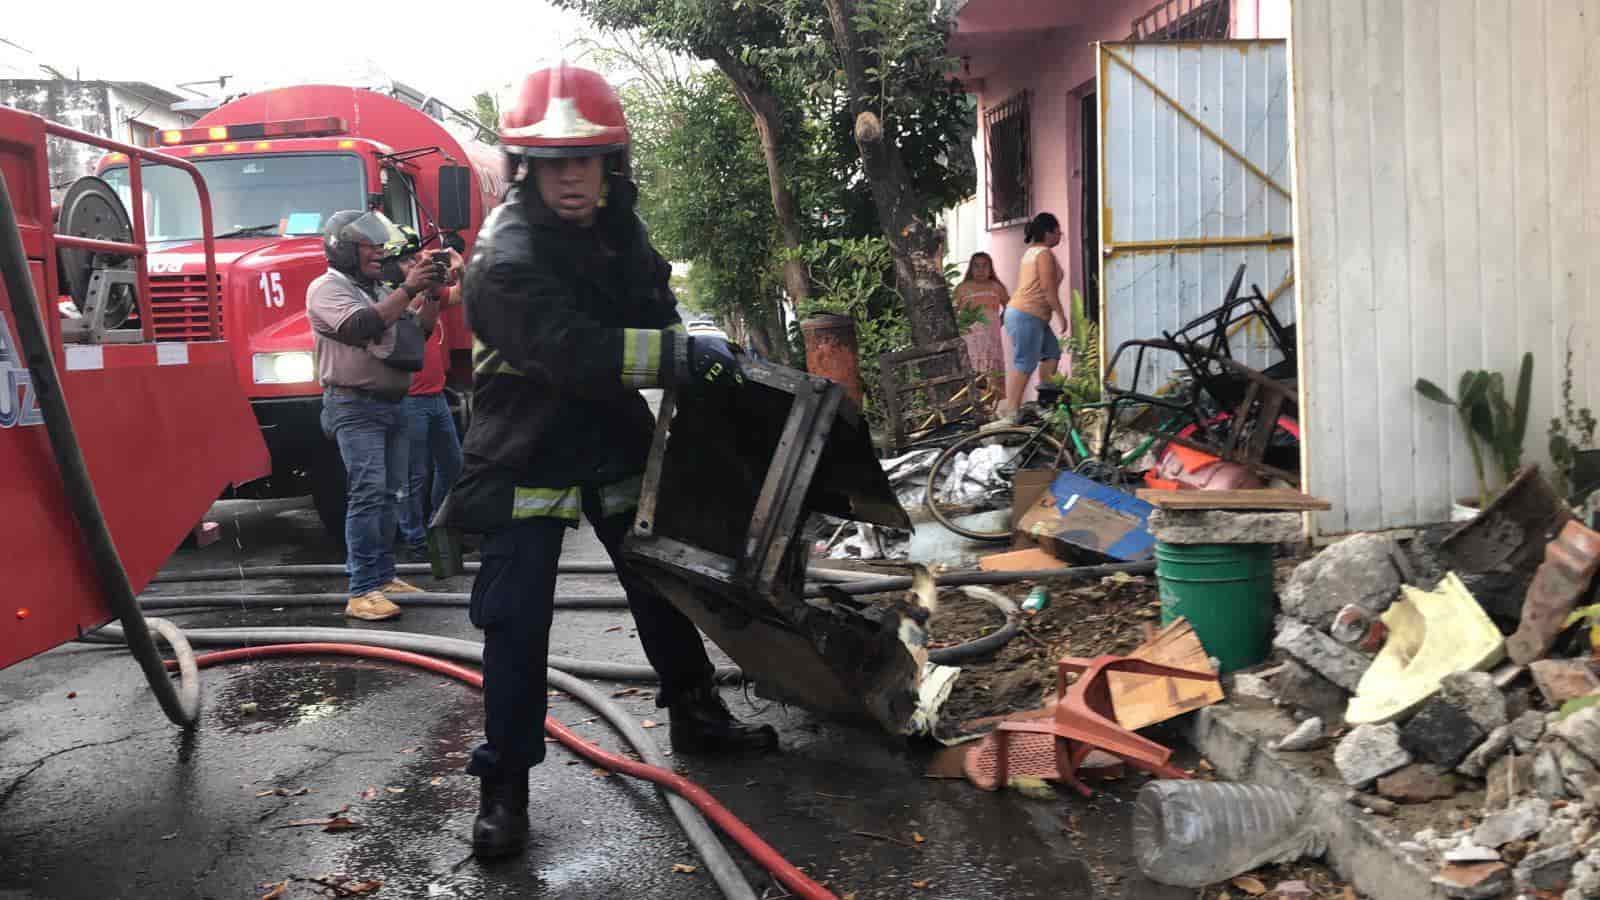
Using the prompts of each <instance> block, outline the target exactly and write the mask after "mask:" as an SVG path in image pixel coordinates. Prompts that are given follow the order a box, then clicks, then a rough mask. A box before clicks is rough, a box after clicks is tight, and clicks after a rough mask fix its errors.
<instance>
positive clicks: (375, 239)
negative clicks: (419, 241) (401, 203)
mask: <svg viewBox="0 0 1600 900" xmlns="http://www.w3.org/2000/svg"><path fill="white" fill-rule="evenodd" d="M339 237H340V238H342V239H343V240H347V241H354V242H356V243H360V244H372V245H374V246H377V247H384V248H386V249H387V248H388V247H389V246H390V245H391V243H393V244H395V245H398V244H400V243H404V241H405V235H404V234H403V233H401V231H400V229H399V227H398V226H396V225H395V224H394V223H393V222H391V221H389V217H388V216H386V215H384V214H383V213H381V212H377V211H376V210H373V211H369V212H365V213H362V214H361V217H360V218H358V219H356V220H355V221H354V222H351V223H350V224H349V225H346V226H345V227H344V228H343V229H341V230H340V232H339Z"/></svg>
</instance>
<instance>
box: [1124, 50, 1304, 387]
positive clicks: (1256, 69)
mask: <svg viewBox="0 0 1600 900" xmlns="http://www.w3.org/2000/svg"><path fill="white" fill-rule="evenodd" d="M1099 57H1100V58H1099V73H1100V74H1099V96H1100V197H1101V210H1100V241H1101V246H1102V247H1103V248H1104V254H1105V255H1104V257H1103V259H1102V260H1101V274H1100V300H1101V302H1100V317H1101V334H1102V335H1104V337H1103V339H1102V343H1103V345H1104V346H1103V352H1104V353H1105V355H1104V357H1103V358H1104V359H1105V360H1106V361H1107V364H1108V365H1109V364H1110V360H1111V353H1112V352H1114V351H1115V350H1116V348H1117V346H1118V345H1119V344H1121V343H1122V342H1123V341H1126V340H1130V339H1134V338H1160V337H1161V336H1162V333H1163V332H1170V331H1175V330H1177V329H1178V327H1179V326H1181V325H1183V324H1184V323H1185V322H1188V321H1189V320H1191V319H1193V318H1195V317H1196V316H1199V315H1200V314H1202V313H1204V312H1206V311H1208V310H1211V309H1214V308H1216V307H1217V306H1219V305H1221V301H1222V298H1223V294H1224V293H1225V292H1226V291H1227V288H1228V283H1229V282H1230V281H1231V280H1232V278H1233V274H1234V271H1235V270H1236V269H1237V268H1238V266H1239V264H1240V263H1245V264H1247V266H1248V268H1247V269H1246V271H1245V290H1246V291H1248V290H1249V287H1250V285H1251V284H1255V285H1259V286H1260V288H1261V290H1262V293H1264V294H1265V295H1266V296H1267V297H1268V298H1269V299H1271V300H1272V301H1273V302H1272V307H1273V311H1274V312H1275V313H1277V315H1278V318H1279V319H1280V320H1282V321H1283V322H1285V323H1289V322H1293V321H1294V307H1295V304H1294V296H1293V294H1294V290H1293V272H1294V267H1293V262H1294V260H1293V253H1292V249H1293V246H1292V245H1293V220H1294V216H1293V212H1294V211H1293V206H1292V203H1291V198H1290V192H1289V172H1290V165H1291V161H1290V158H1289V136H1288V108H1289V85H1288V58H1287V48H1286V46H1285V42H1284V41H1278V40H1252V41H1206V42H1192V43H1191V42H1162V43H1105V44H1101V45H1100V48H1099ZM1270 348H1271V345H1270V343H1269V342H1268V341H1267V340H1266V335H1265V333H1264V331H1262V330H1260V328H1259V326H1256V325H1251V326H1248V327H1247V328H1245V330H1243V331H1241V332H1239V333H1237V334H1235V335H1234V336H1233V343H1232V351H1233V354H1234V357H1235V358H1236V359H1238V360H1239V361H1241V362H1243V363H1245V364H1247V365H1251V366H1254V367H1256V368H1266V366H1268V365H1270V364H1271V363H1273V362H1276V361H1277V356H1276V354H1274V353H1273V352H1271V349H1270ZM1176 362H1177V360H1176V359H1173V358H1151V359H1147V360H1146V362H1145V370H1144V371H1143V372H1142V373H1141V375H1140V382H1141V383H1140V384H1138V385H1133V384H1132V383H1131V379H1132V357H1131V355H1128V356H1125V357H1124V359H1123V360H1122V361H1120V362H1119V363H1118V365H1117V367H1116V370H1115V371H1112V372H1108V373H1107V375H1108V377H1109V378H1111V379H1112V380H1113V381H1114V383H1116V384H1118V385H1122V386H1126V387H1135V388H1137V389H1138V390H1141V391H1144V392H1149V393H1153V392H1156V391H1158V390H1160V388H1161V387H1162V386H1163V385H1165V384H1166V383H1167V382H1168V380H1169V379H1170V378H1171V375H1172V373H1173V370H1174V367H1175V365H1176Z"/></svg>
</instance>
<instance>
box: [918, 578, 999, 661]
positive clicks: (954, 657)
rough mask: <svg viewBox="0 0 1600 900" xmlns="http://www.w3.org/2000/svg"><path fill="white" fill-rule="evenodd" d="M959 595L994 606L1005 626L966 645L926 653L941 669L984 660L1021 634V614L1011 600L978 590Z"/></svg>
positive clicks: (994, 592)
mask: <svg viewBox="0 0 1600 900" xmlns="http://www.w3.org/2000/svg"><path fill="white" fill-rule="evenodd" d="M961 592H962V593H964V594H966V595H967V596H969V597H974V598H976V599H979V600H987V601H989V602H990V603H992V604H994V606H995V608H996V609H998V610H1000V613H1001V614H1002V615H1004V616H1005V617H1006V623H1005V624H1004V625H1002V626H1000V627H999V628H998V629H996V630H995V631H994V632H993V633H990V634H986V635H984V636H983V637H981V638H977V639H976V640H971V641H967V642H966V643H965V644H957V645H955V646H954V647H941V648H939V649H937V650H929V651H928V662H931V663H937V664H938V665H941V666H953V665H955V664H957V663H962V662H966V661H967V660H969V659H976V658H978V657H980V656H987V655H989V654H990V653H994V652H995V651H997V650H999V649H1000V648H1001V647H1004V646H1005V645H1006V644H1009V643H1011V639H1012V638H1014V637H1016V636H1017V635H1019V634H1021V633H1022V610H1021V609H1020V608H1019V607H1018V606H1017V604H1016V603H1015V602H1013V601H1012V599H1011V598H1010V597H1007V596H1006V595H1004V594H1001V593H999V592H997V591H990V590H985V589H983V588H981V587H965V588H962V589H961Z"/></svg>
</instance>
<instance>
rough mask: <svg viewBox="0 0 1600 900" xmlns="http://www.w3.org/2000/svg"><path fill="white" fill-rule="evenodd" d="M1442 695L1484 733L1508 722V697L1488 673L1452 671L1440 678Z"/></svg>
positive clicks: (1440, 692) (1440, 693)
mask: <svg viewBox="0 0 1600 900" xmlns="http://www.w3.org/2000/svg"><path fill="white" fill-rule="evenodd" d="M1439 695H1440V696H1441V697H1443V698H1444V701H1445V702H1446V703H1448V704H1450V705H1451V706H1454V707H1455V708H1457V709H1459V710H1461V711H1462V712H1464V713H1466V714H1467V716H1468V717H1470V718H1471V719H1472V721H1474V722H1476V723H1478V727H1479V728H1482V729H1483V730H1484V732H1485V733H1487V732H1490V731H1493V730H1495V729H1496V728H1499V727H1500V726H1502V725H1504V724H1506V722H1507V721H1508V720H1507V718H1506V696H1505V695H1504V694H1502V693H1500V689H1499V688H1498V687H1495V683H1494V676H1493V675H1490V674H1489V673H1488V672H1452V673H1450V674H1449V675H1446V676H1445V677H1443V678H1441V679H1440V680H1439Z"/></svg>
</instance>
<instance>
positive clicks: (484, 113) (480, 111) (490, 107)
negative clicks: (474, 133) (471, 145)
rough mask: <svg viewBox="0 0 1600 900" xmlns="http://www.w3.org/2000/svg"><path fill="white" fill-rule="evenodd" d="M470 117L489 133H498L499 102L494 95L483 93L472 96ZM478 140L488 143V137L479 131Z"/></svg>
mask: <svg viewBox="0 0 1600 900" xmlns="http://www.w3.org/2000/svg"><path fill="white" fill-rule="evenodd" d="M472 115H473V116H474V117H475V118H476V119H477V120H478V121H479V122H480V123H482V124H483V127H485V128H487V129H489V131H490V132H495V131H499V129H500V101H498V100H496V99H495V96H494V94H491V93H490V92H488V91H483V92H481V93H479V94H476V95H474V96H473V98H472ZM478 140H480V141H484V142H486V143H488V142H489V135H488V134H485V133H484V132H481V131H480V132H478Z"/></svg>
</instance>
